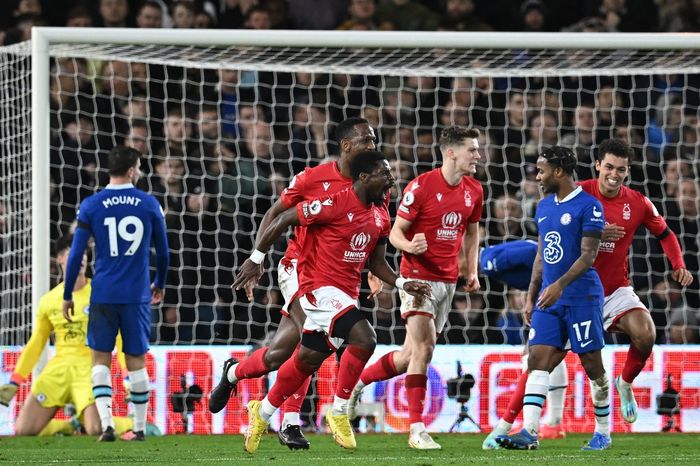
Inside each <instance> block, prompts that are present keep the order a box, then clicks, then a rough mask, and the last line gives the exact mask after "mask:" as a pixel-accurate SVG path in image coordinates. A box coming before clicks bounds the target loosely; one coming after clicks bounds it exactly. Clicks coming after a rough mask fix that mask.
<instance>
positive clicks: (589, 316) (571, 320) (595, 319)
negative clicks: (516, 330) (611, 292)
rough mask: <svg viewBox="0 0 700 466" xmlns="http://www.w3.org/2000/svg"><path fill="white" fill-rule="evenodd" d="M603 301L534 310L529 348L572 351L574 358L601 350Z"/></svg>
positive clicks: (556, 305)
mask: <svg viewBox="0 0 700 466" xmlns="http://www.w3.org/2000/svg"><path fill="white" fill-rule="evenodd" d="M603 299H604V298H603V297H602V296H601V297H600V300H599V303H596V301H592V302H591V304H587V305H584V306H581V305H576V306H574V305H567V304H558V303H555V304H554V305H553V306H551V307H549V308H547V310H543V309H540V308H538V307H535V309H534V310H533V311H532V322H531V325H530V339H529V341H528V344H529V345H530V346H533V345H547V346H553V347H555V348H559V349H562V350H565V349H571V351H573V352H574V353H576V354H581V353H589V352H591V351H596V350H599V349H601V348H603V347H604V346H605V341H604V336H603V335H604V334H603ZM569 345H570V347H569Z"/></svg>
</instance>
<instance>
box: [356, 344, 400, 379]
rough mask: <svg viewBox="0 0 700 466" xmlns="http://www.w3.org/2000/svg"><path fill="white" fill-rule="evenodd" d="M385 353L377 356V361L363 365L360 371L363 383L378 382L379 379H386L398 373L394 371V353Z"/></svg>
mask: <svg viewBox="0 0 700 466" xmlns="http://www.w3.org/2000/svg"><path fill="white" fill-rule="evenodd" d="M395 352H396V351H392V352H391V353H386V354H385V355H384V356H382V357H381V358H379V360H378V361H377V362H375V363H374V364H372V365H371V366H367V367H365V370H363V371H362V375H361V376H360V380H361V381H362V383H363V384H365V385H369V384H371V383H372V382H378V381H380V380H387V379H390V378H392V377H396V376H397V375H399V373H398V372H397V371H396V366H395V365H394V353H395Z"/></svg>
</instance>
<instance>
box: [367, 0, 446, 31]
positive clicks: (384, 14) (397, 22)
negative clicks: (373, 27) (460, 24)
mask: <svg viewBox="0 0 700 466" xmlns="http://www.w3.org/2000/svg"><path fill="white" fill-rule="evenodd" d="M375 18H376V20H377V21H378V22H379V24H383V23H389V24H392V25H393V29H396V30H398V31H434V30H435V29H437V26H438V24H439V22H440V16H439V15H438V14H436V13H435V12H433V11H432V10H430V9H429V8H427V7H425V6H423V5H421V4H419V3H414V2H413V1H411V0H386V1H385V2H382V3H380V4H379V5H378V6H377V13H376V15H375Z"/></svg>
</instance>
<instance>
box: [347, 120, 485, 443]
mask: <svg viewBox="0 0 700 466" xmlns="http://www.w3.org/2000/svg"><path fill="white" fill-rule="evenodd" d="M478 137H479V130H477V129H466V128H460V127H456V126H452V127H448V128H445V129H444V130H443V131H442V134H441V135H440V151H441V152H442V157H443V165H442V167H440V168H436V169H434V170H431V171H429V172H427V173H424V174H422V175H420V176H418V177H417V178H416V179H415V180H413V181H412V182H411V183H409V184H408V186H407V187H406V189H405V190H404V194H403V198H402V200H401V204H400V206H399V209H398V213H397V216H396V221H395V223H394V226H393V228H392V230H391V236H390V238H389V239H390V241H391V244H393V245H394V246H395V247H396V249H398V250H400V251H402V252H403V257H402V259H401V276H402V277H404V278H408V279H414V280H420V281H423V282H425V283H429V284H430V287H431V289H432V299H430V300H424V301H422V302H421V303H417V302H416V301H415V300H414V298H413V296H411V295H409V294H408V293H406V292H404V291H401V290H399V294H400V296H401V316H402V317H403V318H404V319H405V320H406V340H405V341H404V344H403V348H402V349H401V350H400V351H394V352H391V353H388V354H385V355H384V356H382V357H381V358H380V359H379V361H377V362H376V363H374V364H373V365H371V366H369V367H367V368H366V369H365V370H364V371H363V372H362V375H361V377H360V380H359V381H358V384H357V385H356V386H355V389H354V390H353V395H352V396H351V398H350V409H349V413H350V415H351V417H352V416H353V415H354V407H355V405H356V404H357V402H358V400H359V398H360V396H361V392H362V389H363V388H364V387H365V386H366V385H368V384H370V383H372V382H377V381H380V380H386V379H390V378H392V377H395V376H397V375H400V374H404V373H406V374H407V375H406V381H405V386H406V396H407V398H408V409H409V420H410V427H409V431H410V432H409V438H408V445H409V446H410V447H411V448H416V449H421V450H436V449H439V448H440V445H439V444H438V443H437V442H435V441H434V440H433V439H432V438H431V437H430V435H429V434H428V432H427V429H426V426H425V424H424V423H423V407H424V403H425V397H426V391H427V371H428V364H430V360H431V359H432V355H433V350H434V349H435V343H436V340H437V334H439V333H441V332H442V329H443V328H444V326H445V323H446V322H447V315H448V313H449V312H450V310H451V309H452V298H453V296H454V292H455V287H456V283H457V278H458V277H459V275H462V276H463V277H464V278H465V279H466V281H467V284H466V289H467V291H476V290H478V289H479V280H478V278H477V271H478V266H477V262H478V251H479V220H480V219H481V210H482V205H483V200H484V194H483V189H482V187H481V184H480V183H479V181H477V180H476V179H474V178H473V175H474V173H475V172H476V165H477V163H478V162H479V159H480V155H479V141H478ZM460 250H461V251H462V253H463V254H464V256H465V258H466V260H465V261H464V264H466V269H465V270H462V271H460V270H459V265H458V258H459V254H460ZM460 272H461V273H460Z"/></svg>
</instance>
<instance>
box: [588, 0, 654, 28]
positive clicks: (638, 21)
mask: <svg viewBox="0 0 700 466" xmlns="http://www.w3.org/2000/svg"><path fill="white" fill-rule="evenodd" d="M657 15H658V13H657V7H656V5H655V4H654V0H635V1H634V5H632V2H628V1H627V0H601V1H600V4H599V6H598V8H597V9H596V10H594V11H593V12H592V16H594V17H597V18H599V19H600V20H601V21H602V22H603V24H604V25H605V27H606V29H607V30H608V31H618V32H645V31H653V30H654V28H655V27H656V24H657Z"/></svg>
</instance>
